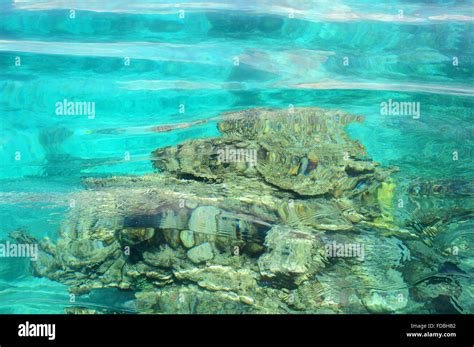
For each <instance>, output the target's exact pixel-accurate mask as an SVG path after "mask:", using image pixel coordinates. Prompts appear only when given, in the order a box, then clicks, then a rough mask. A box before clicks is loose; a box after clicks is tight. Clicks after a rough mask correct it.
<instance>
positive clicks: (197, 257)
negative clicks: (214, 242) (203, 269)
mask: <svg viewBox="0 0 474 347" xmlns="http://www.w3.org/2000/svg"><path fill="white" fill-rule="evenodd" d="M187 255H188V258H189V260H191V261H192V262H193V263H196V264H199V263H202V262H205V261H208V260H211V259H212V258H214V251H213V250H212V246H211V244H210V243H208V242H205V243H202V244H200V245H199V246H196V247H193V248H191V249H190V250H189V251H188V252H187Z"/></svg>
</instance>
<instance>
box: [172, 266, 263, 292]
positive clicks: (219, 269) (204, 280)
mask: <svg viewBox="0 0 474 347" xmlns="http://www.w3.org/2000/svg"><path fill="white" fill-rule="evenodd" d="M174 275H175V276H176V278H177V279H178V280H186V281H191V282H195V283H196V284H197V285H199V286H200V287H203V288H205V289H208V290H227V291H236V292H239V291H246V290H252V289H253V288H255V287H256V285H257V283H256V280H255V277H256V274H252V273H251V272H250V271H249V270H247V269H238V270H234V269H233V268H231V267H228V266H220V265H211V266H208V267H204V268H193V269H191V270H181V271H176V272H175V273H174Z"/></svg>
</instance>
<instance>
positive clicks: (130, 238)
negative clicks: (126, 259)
mask: <svg viewBox="0 0 474 347" xmlns="http://www.w3.org/2000/svg"><path fill="white" fill-rule="evenodd" d="M153 236H155V229H153V228H124V229H122V230H120V240H121V242H122V243H123V244H124V245H130V246H133V245H136V244H138V243H140V242H143V241H147V240H149V239H151V238H152V237H153Z"/></svg>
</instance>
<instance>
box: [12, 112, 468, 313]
mask: <svg viewBox="0 0 474 347" xmlns="http://www.w3.org/2000/svg"><path fill="white" fill-rule="evenodd" d="M361 121H362V118H361V117H359V116H353V115H350V114H346V113H344V112H340V111H330V110H323V109H317V108H301V109H295V110H294V112H291V113H289V112H288V111H287V110H272V109H251V110H245V111H240V112H235V113H226V114H223V115H222V116H221V117H220V121H219V122H218V129H219V131H220V133H221V136H219V137H215V138H205V139H195V140H188V141H186V142H184V143H181V144H179V145H177V146H173V147H166V148H159V149H156V150H155V151H154V152H153V157H152V163H153V166H154V168H155V169H156V170H157V172H156V173H155V174H149V175H145V176H125V177H123V176H122V177H109V178H89V179H85V180H84V186H85V188H86V189H85V190H83V191H81V192H78V193H76V194H75V196H74V201H75V206H74V207H73V208H71V209H70V210H69V211H68V213H67V215H66V217H65V219H64V222H63V224H62V226H61V230H60V238H59V239H58V240H57V241H54V242H53V241H51V240H49V239H43V240H40V241H37V240H34V239H33V238H32V237H31V236H29V235H28V234H27V233H26V232H14V233H12V237H14V238H16V239H17V240H21V241H23V242H30V243H31V242H39V244H40V250H41V252H40V255H39V259H38V261H36V262H32V263H31V265H32V269H33V271H34V274H35V275H37V276H44V277H47V278H50V279H52V280H55V281H59V282H62V283H64V284H66V285H68V286H69V287H70V291H71V293H75V294H77V295H80V294H85V293H89V292H90V291H92V290H96V289H100V288H117V289H120V290H128V291H133V292H134V293H135V301H134V303H133V305H134V307H135V309H136V311H137V312H142V313H289V312H294V313H297V312H306V313H365V312H375V313H380V312H416V311H417V310H419V309H421V308H423V307H424V309H425V310H428V311H429V310H430V309H432V307H431V306H430V300H427V298H433V297H436V298H438V297H440V295H442V293H443V292H446V291H448V290H449V291H450V292H451V293H453V292H455V291H456V290H457V291H458V293H457V297H459V298H461V299H460V300H462V295H466V293H463V291H462V289H461V287H460V286H458V285H457V284H456V283H443V284H442V285H443V288H438V287H436V288H434V289H433V287H432V283H430V282H429V281H425V279H426V278H428V279H429V278H430V276H431V275H430V274H432V273H433V272H434V273H437V272H439V268H440V267H442V266H443V264H446V262H445V258H443V256H442V255H440V254H438V253H436V252H435V251H433V250H432V249H431V248H430V247H429V245H427V242H426V240H424V239H423V235H424V233H423V232H420V230H417V229H416V228H413V227H412V226H413V225H414V224H413V223H414V222H413V220H410V219H409V218H405V223H404V224H403V223H402V224H399V223H396V222H395V219H396V218H397V216H396V214H395V213H394V211H393V210H394V206H393V200H394V198H393V194H394V190H395V189H396V186H397V182H396V179H395V178H394V177H393V176H394V175H393V173H394V172H396V171H397V169H396V168H386V167H382V166H381V165H379V164H378V163H376V162H374V161H372V160H371V159H370V158H369V157H368V156H367V154H366V152H365V148H364V146H363V145H362V144H361V143H359V142H358V141H357V140H354V139H351V138H350V137H349V136H348V135H347V134H346V132H345V126H346V125H348V124H350V123H351V122H361ZM415 185H416V182H413V183H412V184H411V186H410V187H409V188H408V192H409V193H410V194H412V196H413V197H414V200H416V195H417V193H419V191H420V190H421V191H423V192H425V191H427V192H433V193H437V194H444V193H451V192H452V189H450V187H451V186H452V185H446V184H444V185H443V187H446V188H443V189H438V188H436V187H435V188H433V189H434V190H433V189H431V188H429V184H428V183H426V182H424V183H423V184H420V185H419V187H420V189H418V190H417V189H416V187H415ZM462 187H464V188H465V189H464V190H469V189H468V188H466V187H465V186H462ZM471 193H472V192H471V191H467V192H466V193H465V194H464V195H462V194H461V195H462V196H463V197H465V196H470V195H471ZM414 200H413V201H414ZM412 203H413V202H412ZM418 205H419V204H418ZM420 206H421V205H420ZM460 206H462V204H460ZM449 211H450V213H451V215H450V216H451V217H452V215H453V213H454V215H455V216H457V217H459V218H462V216H465V215H466V214H467V215H468V214H469V212H468V211H469V210H468V209H464V210H463V209H462V208H458V209H453V208H450V209H449ZM456 211H457V212H456ZM438 216H440V215H439V214H438ZM435 222H439V223H441V224H443V225H444V226H445V225H447V222H448V219H447V218H444V219H443V216H442V215H441V217H439V218H438V220H437V221H435ZM415 224H416V223H415ZM421 224H422V223H421V222H418V224H416V225H418V226H420V225H421ZM433 224H434V222H433ZM400 225H401V226H400ZM424 225H426V223H425V224H424ZM425 229H426V227H425ZM432 229H433V230H434V227H433V228H432ZM423 231H424V232H425V233H426V230H423ZM432 232H434V231H432ZM414 255H416V257H417V259H416V261H415V260H414ZM429 257H431V258H430V259H429V263H430V264H431V267H429V266H426V264H424V263H423V265H420V264H421V263H422V260H420V259H422V258H424V259H426V258H429ZM417 266H418V267H419V269H417V268H416V267H417ZM406 268H412V269H413V272H417V273H420V271H422V272H423V273H424V274H425V275H426V276H425V277H424V279H420V278H412V277H410V275H409V274H407V273H406V271H404V269H406ZM420 283H421V285H420ZM414 285H416V288H414V287H413V286H414ZM434 285H435V286H441V284H440V282H438V283H435V284H434ZM409 302H410V303H411V305H409ZM70 311H72V312H78V313H81V312H82V313H83V312H90V311H88V310H85V309H83V308H75V309H74V308H73V309H71V310H70Z"/></svg>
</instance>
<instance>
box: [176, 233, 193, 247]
mask: <svg viewBox="0 0 474 347" xmlns="http://www.w3.org/2000/svg"><path fill="white" fill-rule="evenodd" d="M179 238H180V240H181V243H182V244H183V246H184V247H186V248H191V247H193V246H194V233H193V232H192V231H191V230H181V232H180V233H179Z"/></svg>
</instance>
